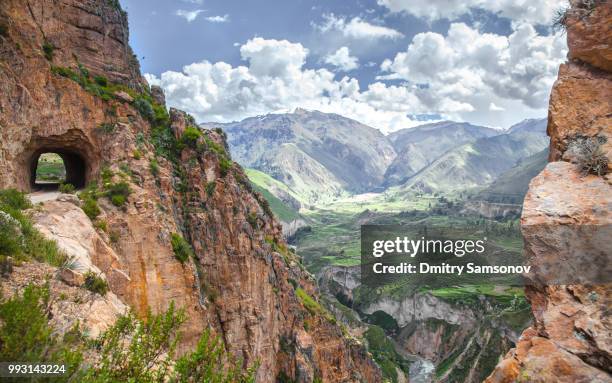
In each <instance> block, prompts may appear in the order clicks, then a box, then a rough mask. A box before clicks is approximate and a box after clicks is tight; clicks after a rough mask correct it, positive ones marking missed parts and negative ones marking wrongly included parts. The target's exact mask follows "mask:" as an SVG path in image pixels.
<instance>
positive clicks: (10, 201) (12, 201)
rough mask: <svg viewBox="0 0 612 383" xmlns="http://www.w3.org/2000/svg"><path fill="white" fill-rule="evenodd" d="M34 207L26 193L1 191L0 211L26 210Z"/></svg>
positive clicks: (13, 190)
mask: <svg viewBox="0 0 612 383" xmlns="http://www.w3.org/2000/svg"><path fill="white" fill-rule="evenodd" d="M31 207H32V203H31V202H30V200H29V199H28V197H27V196H26V194H25V193H22V192H20V191H18V190H16V189H4V190H0V209H3V210H4V209H12V210H25V209H29V208H31Z"/></svg>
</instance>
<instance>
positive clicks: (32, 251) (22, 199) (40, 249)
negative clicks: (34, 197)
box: [0, 189, 66, 266]
mask: <svg viewBox="0 0 612 383" xmlns="http://www.w3.org/2000/svg"><path fill="white" fill-rule="evenodd" d="M30 207H31V204H30V201H29V200H28V199H27V197H26V195H25V194H24V193H21V192H19V191H17V190H15V189H7V190H0V255H9V256H11V257H15V258H16V259H17V260H29V259H36V260H37V261H39V262H46V263H49V264H51V265H53V266H61V265H62V264H63V263H64V262H65V260H66V255H65V254H64V253H63V252H62V251H60V250H59V249H58V247H57V244H56V243H55V242H54V241H51V240H49V239H46V238H45V237H44V236H43V235H42V234H40V232H39V231H38V230H36V229H35V228H34V225H33V224H32V221H31V220H30V218H29V217H28V216H27V215H26V214H24V212H23V210H25V209H27V208H30Z"/></svg>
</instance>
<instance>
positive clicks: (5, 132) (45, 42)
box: [0, 0, 381, 382]
mask: <svg viewBox="0 0 612 383" xmlns="http://www.w3.org/2000/svg"><path fill="white" fill-rule="evenodd" d="M115 4H116V2H111V1H107V0H88V1H80V0H79V1H77V0H64V1H61V2H58V1H51V0H36V1H32V0H30V1H27V2H26V1H22V0H2V1H1V2H0V23H1V24H2V26H3V28H2V34H1V35H0V87H1V88H2V92H0V111H1V112H0V188H8V187H14V188H18V189H21V190H24V191H29V190H30V189H31V186H32V185H31V183H30V179H31V174H32V170H33V169H32V164H33V163H34V162H35V158H37V157H36V156H37V155H38V154H40V153H41V152H57V153H60V154H62V153H65V155H66V157H67V158H69V156H74V158H77V157H78V159H79V160H78V161H76V160H75V161H74V162H73V165H75V167H77V166H76V165H79V166H78V168H79V169H80V170H79V171H78V179H79V180H80V181H82V184H83V185H86V184H90V183H91V182H96V183H97V184H98V186H99V187H100V188H103V187H105V185H106V184H107V183H118V182H125V183H127V184H128V185H129V188H130V190H131V193H130V194H129V196H128V197H127V201H126V203H125V204H123V205H122V206H115V205H114V204H112V203H111V202H110V200H109V199H108V198H105V197H101V198H99V200H98V205H99V208H100V214H99V216H98V218H97V220H98V221H103V222H105V226H106V228H107V231H108V232H104V230H101V229H99V228H96V227H95V226H92V225H91V222H90V223H88V224H85V221H84V220H86V219H88V218H87V217H86V216H85V215H84V214H83V212H82V211H81V210H80V209H81V208H82V205H80V203H79V202H78V201H74V202H75V203H74V204H70V203H69V202H65V203H59V202H50V203H45V204H44V205H43V206H41V207H40V208H38V211H37V216H36V222H37V224H38V225H39V228H40V229H41V231H42V232H43V233H44V234H45V235H47V236H48V237H50V238H54V239H56V240H57V241H58V242H59V243H58V244H59V247H60V248H63V249H68V250H70V251H72V252H73V253H74V254H76V255H78V256H79V257H80V258H79V259H80V264H81V265H82V266H83V267H84V268H89V269H93V270H94V271H98V270H99V271H101V272H102V273H104V276H105V278H106V279H107V280H108V282H109V285H110V288H111V290H112V293H113V294H114V296H116V297H117V302H112V303H113V304H106V303H104V302H98V303H96V306H95V310H93V311H92V314H91V315H89V314H87V315H83V320H84V321H86V322H87V321H90V319H87V318H92V317H96V318H102V319H104V320H103V323H102V325H97V324H95V326H94V324H92V323H85V325H92V326H89V327H92V328H96V329H97V330H96V331H97V332H99V331H101V330H102V329H103V328H105V327H108V325H109V324H110V323H112V320H113V318H114V317H115V316H116V314H117V312H121V311H122V310H123V308H125V307H123V306H122V303H121V302H123V303H124V304H125V305H127V306H129V307H130V309H131V310H133V311H134V312H135V313H136V314H137V315H139V316H140V317H145V316H146V315H147V311H148V310H149V309H151V310H152V312H154V313H157V312H160V311H163V310H166V309H168V307H169V306H170V304H171V303H172V302H174V303H175V305H176V306H177V307H181V308H183V309H184V310H185V312H186V314H187V315H186V316H187V321H186V323H185V325H184V327H183V328H182V333H183V337H182V338H181V344H180V347H179V348H180V351H181V352H183V351H186V350H188V349H190V348H191V347H193V345H194V344H195V343H196V342H197V340H198V338H199V336H200V334H201V333H202V331H203V329H205V328H211V329H212V330H213V332H215V333H216V334H218V335H220V336H221V338H222V339H223V341H224V343H225V345H226V347H227V348H228V350H229V351H230V352H232V353H233V354H234V355H236V356H238V357H242V358H243V360H244V361H245V363H246V364H254V363H256V362H259V364H260V367H259V369H258V373H257V381H260V382H274V381H275V380H276V377H277V376H278V375H279V374H281V373H282V374H283V376H287V377H289V378H291V379H292V380H295V381H300V382H311V381H312V380H313V379H315V378H317V379H321V380H322V381H325V382H358V381H368V382H378V381H381V375H380V370H379V369H378V367H377V366H376V365H375V364H374V362H372V360H371V359H370V356H369V355H368V354H367V352H366V351H365V348H364V347H363V346H362V345H360V344H358V342H356V341H354V340H351V339H347V338H346V337H345V336H343V333H342V330H341V328H340V327H339V326H338V325H336V324H334V323H332V321H331V320H330V319H329V318H326V317H325V316H324V315H321V314H320V313H318V312H314V313H313V312H311V311H309V310H307V309H306V308H305V307H304V305H303V303H302V301H301V300H300V299H298V297H297V296H296V287H300V288H301V289H302V290H303V291H304V292H305V293H307V294H308V295H310V296H311V297H312V299H313V300H316V299H318V298H317V297H318V293H317V290H316V287H315V283H314V280H313V278H312V277H311V276H310V275H309V274H308V273H307V272H306V271H305V270H304V269H303V266H302V265H301V264H300V262H299V258H298V257H297V256H296V255H294V254H292V253H290V252H289V251H288V250H287V247H286V244H285V243H284V241H283V239H282V233H281V227H280V225H279V223H278V222H277V221H276V220H275V219H274V218H273V217H272V216H271V215H270V214H269V208H266V205H265V203H264V202H262V197H261V196H260V195H258V194H256V193H254V192H253V191H252V190H251V187H250V184H249V183H248V180H247V178H246V175H245V174H244V173H243V171H242V169H241V168H240V167H239V166H238V165H237V164H235V163H233V162H231V159H230V157H229V154H228V153H227V145H226V143H225V138H224V134H223V133H222V132H220V131H214V130H203V131H202V132H201V133H202V135H201V136H200V137H199V138H196V141H197V144H198V145H196V142H194V145H193V147H192V146H188V145H187V146H185V147H183V148H181V149H179V150H178V153H176V152H172V153H171V154H169V153H168V152H166V153H160V151H159V150H157V151H156V148H155V147H154V145H153V141H154V138H153V135H152V130H153V126H152V125H153V124H152V123H151V122H150V121H153V120H154V118H153V117H150V118H148V119H147V118H144V117H143V113H142V110H139V109H138V108H136V105H135V101H136V99H137V98H138V97H143V96H145V95H146V96H147V98H149V99H151V100H152V101H154V102H155V103H156V105H157V106H159V107H161V108H163V107H165V105H163V102H164V97H163V94H161V93H160V91H159V89H154V90H152V91H151V94H148V92H149V91H148V85H147V84H146V82H145V81H144V80H143V78H142V77H141V74H140V71H139V68H138V63H137V61H136V60H135V59H134V57H133V54H132V51H131V49H130V47H129V45H128V27H127V18H126V15H125V13H124V12H123V11H122V10H121V9H119V7H118V6H116V5H115ZM68 70H70V72H69V71H68ZM96 76H99V77H103V78H104V80H102V79H96ZM83 77H86V78H89V80H90V81H95V82H96V83H98V85H100V84H102V83H105V82H108V84H112V85H113V86H117V87H119V86H121V89H122V91H121V92H115V93H114V94H112V95H110V96H109V95H108V94H107V95H106V96H107V97H102V95H101V94H99V93H97V92H96V89H97V88H96V85H91V83H88V84H85V85H84V84H83V83H82V82H83V81H81V79H82V78H83ZM86 85H89V86H86ZM100 86H102V85H100ZM128 93H131V95H130V94H128ZM161 108H160V109H159V110H163V109H161ZM162 117H163V116H162ZM155 124H156V126H157V127H158V128H159V127H160V126H161V127H162V129H167V131H164V132H162V133H163V134H165V136H164V137H165V139H167V140H172V139H174V140H176V139H179V140H180V139H181V138H182V135H183V133H184V132H185V129H186V128H188V127H191V126H189V125H192V124H193V122H192V121H191V120H190V119H189V118H187V117H186V115H185V114H184V113H181V112H178V111H172V113H171V114H170V116H166V121H161V122H160V121H158V120H155ZM158 133H159V130H158ZM158 146H159V145H158ZM70 158H72V157H70ZM69 162H70V161H69ZM68 165H69V164H66V166H68ZM67 170H69V169H67ZM103 173H105V174H106V175H107V176H105V177H103V176H102V174H103ZM108 174H111V176H110V178H109V176H108ZM77 186H82V185H77ZM71 223H72V226H71ZM79 223H82V224H79ZM173 233H179V234H180V235H181V236H182V237H183V238H184V239H185V240H187V241H188V242H189V243H190V245H191V246H192V247H193V250H194V256H193V257H192V258H190V259H188V260H187V261H186V262H184V263H181V262H180V261H179V260H178V259H177V258H176V257H175V254H174V251H173V249H172V246H171V242H170V238H171V236H172V234H173ZM272 244H274V245H272ZM24 270H26V272H24V273H22V274H19V275H22V276H23V277H24V278H26V279H27V278H28V276H29V275H30V274H28V272H27V269H24ZM50 272H52V273H53V272H55V271H50ZM15 275H17V274H15ZM30 277H31V278H32V279H33V280H35V279H36V278H39V277H38V276H37V275H34V274H31V275H30ZM63 277H64V278H65V281H64V282H66V283H63V282H62V283H63V284H62V288H68V287H70V288H74V289H79V288H78V287H75V286H71V285H70V284H72V285H74V284H77V285H78V284H79V275H78V274H77V273H70V275H68V274H67V275H64V276H63ZM22 282H23V283H22V285H24V284H27V281H22ZM290 282H293V283H290ZM66 286H67V287H66ZM75 294H76V293H75ZM115 303H116V304H115ZM118 307H119V308H121V310H119V309H118ZM58 310H61V307H60V308H59V309H58ZM70 310H71V311H70V313H72V312H76V311H78V310H79V308H78V307H76V308H75V307H71V308H70ZM111 310H112V312H111ZM54 316H57V317H58V318H60V317H65V316H66V315H64V314H62V313H59V312H58V313H57V314H56V315H54ZM91 320H93V319H91ZM306 322H308V324H307V325H305V323H306ZM305 328H308V331H307V333H305ZM281 341H282V342H283V344H282V345H281Z"/></svg>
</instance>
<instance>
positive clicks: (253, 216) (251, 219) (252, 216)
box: [246, 213, 257, 229]
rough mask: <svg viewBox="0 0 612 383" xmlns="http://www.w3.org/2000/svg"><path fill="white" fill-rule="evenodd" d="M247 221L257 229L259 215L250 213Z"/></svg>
mask: <svg viewBox="0 0 612 383" xmlns="http://www.w3.org/2000/svg"><path fill="white" fill-rule="evenodd" d="M246 219H247V222H248V223H249V224H250V225H251V227H252V228H253V229H257V214H256V213H249V215H247V217H246Z"/></svg>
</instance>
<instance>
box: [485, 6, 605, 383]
mask: <svg viewBox="0 0 612 383" xmlns="http://www.w3.org/2000/svg"><path fill="white" fill-rule="evenodd" d="M571 3H572V4H571V8H570V9H569V10H568V11H567V12H566V13H565V15H564V16H563V18H562V19H561V23H562V24H564V25H565V27H566V29H567V37H568V45H569V54H568V62H567V63H565V64H563V65H562V66H561V68H560V69H559V78H558V79H557V81H556V83H555V85H554V87H553V90H552V94H551V98H550V106H549V120H548V121H549V122H548V134H549V136H550V138H551V146H550V156H549V161H550V162H549V164H548V165H547V166H546V168H545V169H544V170H543V171H542V172H541V173H540V174H539V175H538V176H537V177H536V178H535V179H534V180H533V181H532V182H531V184H530V187H529V191H528V193H527V196H526V198H525V203H524V207H523V215H522V218H521V226H522V231H523V235H524V238H525V256H526V260H527V262H529V263H530V264H532V265H534V267H536V270H537V272H536V274H535V275H532V276H530V277H529V279H530V281H529V285H528V286H527V288H526V292H527V296H528V298H529V300H530V301H531V305H532V310H533V315H534V317H535V324H534V326H533V327H531V328H529V329H527V330H525V331H524V332H523V334H522V336H521V337H520V339H519V341H518V343H517V346H516V348H515V349H513V350H511V351H510V352H509V353H508V355H506V357H505V359H504V360H503V361H501V362H500V363H499V365H498V366H497V368H496V369H495V371H494V372H493V373H492V374H491V376H490V377H489V378H488V379H487V382H514V381H537V382H610V381H612V376H611V375H610V373H611V366H612V338H611V335H610V334H611V331H610V330H611V328H612V322H611V321H610V316H609V309H610V298H611V292H612V285H611V284H610V280H609V276H610V268H609V267H610V266H609V265H610V257H611V256H612V250H610V246H609V238H610V234H611V232H610V228H611V225H612V214H611V213H610V210H611V207H612V187H611V180H610V174H606V173H607V171H608V170H609V169H605V168H604V169H601V167H600V169H599V170H600V171H598V172H593V171H592V172H591V173H599V174H587V173H588V170H589V169H588V168H585V167H584V165H585V163H589V162H590V163H592V162H593V160H597V162H598V163H599V164H605V162H606V160H607V162H608V166H609V164H610V159H611V158H612V151H611V148H612V147H611V146H610V145H611V138H612V114H611V113H612V108H611V107H610V100H612V60H611V58H612V46H610V42H611V41H612V29H611V26H612V4H610V2H605V1H589V2H586V1H572V2H571ZM585 140H590V142H591V143H593V142H595V140H596V142H597V144H596V145H595V146H596V148H595V149H597V150H590V151H586V152H578V153H577V152H576V150H575V149H574V148H575V145H576V142H578V143H580V142H582V143H584V142H586V141H585ZM592 148H593V147H592ZM589 153H590V154H589ZM585 156H586V158H585ZM581 168H582V169H581ZM591 170H594V169H591ZM604 238H608V239H604ZM558 265H569V266H570V267H575V269H574V270H573V272H571V273H568V272H567V270H558V269H557V267H558ZM564 268H567V266H564ZM547 270H548V271H547ZM549 270H556V271H564V272H565V274H562V273H560V272H555V273H554V275H551V273H550V272H549ZM598 270H599V271H598ZM551 277H554V278H551ZM587 277H591V278H590V279H587ZM593 277H595V278H593ZM551 279H557V280H556V281H555V280H551Z"/></svg>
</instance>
